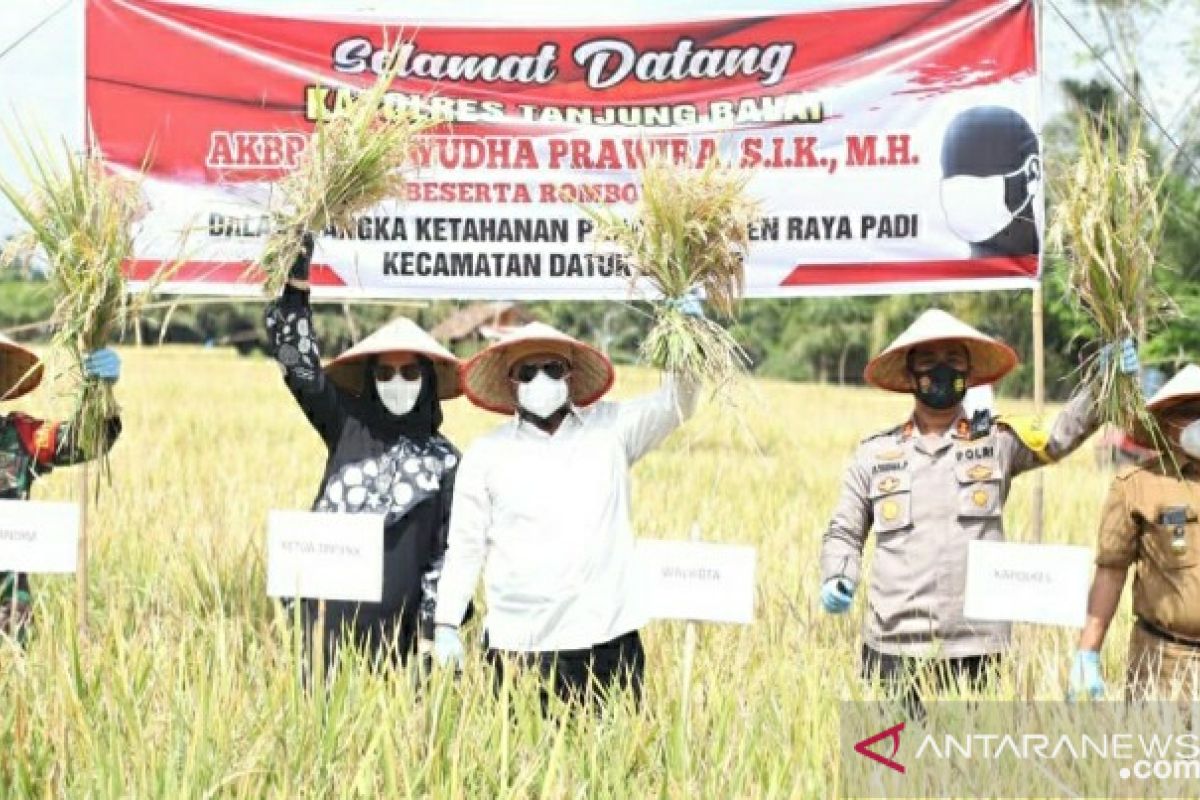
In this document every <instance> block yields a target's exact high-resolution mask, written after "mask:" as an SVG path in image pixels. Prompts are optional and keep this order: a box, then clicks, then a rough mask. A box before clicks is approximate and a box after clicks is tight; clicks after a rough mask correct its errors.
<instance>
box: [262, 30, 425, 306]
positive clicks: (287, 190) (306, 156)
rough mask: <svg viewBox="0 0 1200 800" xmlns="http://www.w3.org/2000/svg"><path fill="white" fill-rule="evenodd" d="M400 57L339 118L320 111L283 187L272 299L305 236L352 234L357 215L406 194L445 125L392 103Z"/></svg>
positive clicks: (267, 262) (266, 256) (348, 100)
mask: <svg viewBox="0 0 1200 800" xmlns="http://www.w3.org/2000/svg"><path fill="white" fill-rule="evenodd" d="M396 52H397V51H393V57H392V58H391V59H390V60H389V63H391V64H392V65H393V66H392V67H391V68H390V69H388V70H385V71H384V72H383V73H381V74H380V76H379V78H378V80H376V81H375V83H374V84H373V85H372V86H371V87H370V88H369V89H367V90H365V91H363V92H361V93H359V94H357V95H354V96H353V97H351V96H349V95H346V94H339V95H338V98H339V101H338V104H337V107H336V108H335V109H334V110H333V111H329V110H327V109H325V108H323V107H322V108H321V116H320V117H319V118H318V119H317V122H316V125H315V127H314V129H313V133H312V136H311V137H310V140H309V143H308V146H307V147H306V148H305V149H304V151H303V153H302V154H301V156H300V160H299V163H298V164H297V166H296V168H295V169H294V170H293V171H292V172H290V173H289V174H288V175H287V176H286V177H284V178H283V179H282V180H280V181H279V183H277V184H276V186H275V193H276V195H277V197H278V200H276V201H275V203H274V207H273V208H272V210H271V217H272V233H271V234H270V236H268V238H267V242H266V245H265V247H264V249H263V253H262V256H261V257H260V259H259V267H260V268H261V269H262V271H263V272H264V273H265V282H264V288H265V289H266V291H267V292H269V293H275V292H278V291H279V289H281V288H282V287H283V284H284V283H285V282H286V281H287V276H288V272H289V271H290V269H291V267H292V264H293V262H294V261H295V259H296V256H297V255H299V253H300V250H301V246H302V242H303V236H304V233H305V232H306V231H323V230H326V229H333V230H351V229H352V227H353V223H354V217H355V215H356V214H358V213H360V212H362V211H365V210H367V209H369V208H371V207H373V206H376V205H378V204H379V203H381V202H383V201H384V200H388V199H390V198H396V197H401V196H402V195H403V192H404V186H405V183H406V176H405V169H406V168H408V167H410V166H411V164H412V159H411V153H412V150H413V148H414V146H415V144H416V140H417V137H419V136H420V135H421V134H422V133H424V132H425V131H427V130H429V129H430V128H432V127H434V126H436V125H438V124H439V123H440V121H439V120H438V119H437V118H436V117H433V116H430V115H428V114H423V113H421V112H419V111H417V110H414V109H410V108H400V107H398V106H395V105H391V104H389V103H388V102H387V92H388V90H389V88H390V87H391V85H392V80H393V79H394V77H395V75H396V72H395V69H396V67H395V65H396V64H398V63H399V62H398V59H396V58H395V57H394V56H395V53H396Z"/></svg>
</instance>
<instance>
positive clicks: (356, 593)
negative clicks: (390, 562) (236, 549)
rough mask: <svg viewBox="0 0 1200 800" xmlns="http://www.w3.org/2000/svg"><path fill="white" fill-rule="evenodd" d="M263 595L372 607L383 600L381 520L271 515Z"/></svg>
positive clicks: (360, 516)
mask: <svg viewBox="0 0 1200 800" xmlns="http://www.w3.org/2000/svg"><path fill="white" fill-rule="evenodd" d="M267 594H268V595H270V596H271V597H313V598H319V599H322V600H352V601H358V602H369V603H377V602H379V600H380V599H381V598H382V597H383V516H382V515H380V514H321V513H314V512H309V511H272V512H271V513H270V515H269V516H268V520H267Z"/></svg>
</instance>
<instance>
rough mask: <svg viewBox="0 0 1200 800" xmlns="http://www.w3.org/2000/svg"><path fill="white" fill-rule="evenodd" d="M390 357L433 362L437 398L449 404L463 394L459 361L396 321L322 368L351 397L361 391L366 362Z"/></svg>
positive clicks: (404, 321)
mask: <svg viewBox="0 0 1200 800" xmlns="http://www.w3.org/2000/svg"><path fill="white" fill-rule="evenodd" d="M389 353H414V354H416V355H421V356H425V357H426V358H428V359H429V360H430V361H431V362H433V369H434V372H435V373H436V374H437V382H438V397H439V398H441V399H442V400H449V399H450V398H451V397H458V396H459V395H460V394H462V388H461V386H460V384H459V380H458V367H459V361H458V358H457V357H455V355H454V354H453V353H451V352H450V351H449V350H447V349H446V348H444V347H442V346H441V345H440V344H438V343H437V340H436V339H434V338H433V337H432V336H430V335H429V334H428V333H426V332H425V331H423V330H422V329H421V327H420V326H419V325H417V324H416V323H415V322H413V321H412V320H410V319H406V318H405V317H399V318H398V319H394V320H392V321H391V322H389V323H388V324H387V325H384V326H383V327H382V328H380V329H379V330H377V331H375V332H374V333H372V334H371V335H370V336H368V337H367V338H365V339H363V340H362V341H361V342H359V343H358V344H356V345H354V346H353V347H351V348H350V349H349V350H347V351H346V352H344V353H342V354H341V355H340V356H338V357H337V358H335V359H333V360H332V361H330V362H329V363H328V364H326V365H325V374H326V375H328V376H329V379H330V380H331V381H333V382H334V383H336V384H337V385H338V386H340V387H342V388H343V389H345V390H346V391H348V392H350V393H351V394H356V395H360V394H362V390H363V377H364V375H363V368H364V363H363V362H365V361H366V360H367V359H369V358H371V357H372V356H382V355H387V354H389Z"/></svg>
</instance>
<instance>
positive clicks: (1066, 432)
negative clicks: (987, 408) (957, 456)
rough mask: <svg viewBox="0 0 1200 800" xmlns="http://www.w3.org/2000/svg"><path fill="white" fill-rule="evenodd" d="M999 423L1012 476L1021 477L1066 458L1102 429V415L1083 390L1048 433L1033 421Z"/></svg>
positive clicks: (1082, 388)
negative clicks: (1027, 472)
mask: <svg viewBox="0 0 1200 800" xmlns="http://www.w3.org/2000/svg"><path fill="white" fill-rule="evenodd" d="M999 422H1000V428H1001V436H1000V440H999V446H1000V447H1001V448H1003V449H1005V450H1006V451H1007V456H1008V458H1007V461H1008V463H1009V465H1010V467H1009V473H1010V474H1012V475H1019V474H1021V473H1022V472H1026V471H1028V470H1031V469H1036V468H1037V467H1042V466H1045V465H1046V464H1053V463H1055V462H1057V461H1060V460H1061V459H1063V458H1066V457H1067V456H1068V455H1070V454H1071V453H1072V452H1074V451H1075V449H1076V448H1078V447H1079V446H1080V445H1081V444H1083V443H1084V441H1085V440H1086V439H1087V438H1088V437H1089V436H1091V435H1092V434H1093V433H1095V432H1096V428H1098V427H1100V415H1099V414H1098V413H1097V410H1096V403H1095V400H1094V398H1093V397H1092V393H1091V392H1090V391H1089V390H1088V388H1087V387H1086V386H1080V387H1079V388H1078V389H1077V390H1076V391H1075V394H1074V395H1072V396H1071V399H1070V400H1069V401H1068V402H1067V406H1066V408H1064V409H1063V410H1062V411H1060V412H1059V413H1058V416H1057V417H1055V418H1054V422H1053V423H1052V424H1051V426H1050V429H1049V430H1048V431H1047V430H1045V429H1044V428H1042V427H1041V424H1040V421H1039V420H1037V419H1035V418H1033V417H1005V416H1002V417H1000V420H999Z"/></svg>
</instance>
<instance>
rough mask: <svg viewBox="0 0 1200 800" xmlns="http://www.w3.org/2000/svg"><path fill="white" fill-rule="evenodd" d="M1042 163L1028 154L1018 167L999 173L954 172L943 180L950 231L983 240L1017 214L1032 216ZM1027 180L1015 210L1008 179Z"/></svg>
mask: <svg viewBox="0 0 1200 800" xmlns="http://www.w3.org/2000/svg"><path fill="white" fill-rule="evenodd" d="M1040 175H1041V165H1040V162H1039V160H1038V157H1037V156H1036V155H1033V156H1029V158H1027V159H1026V160H1025V164H1024V165H1022V166H1021V168H1020V169H1016V170H1013V171H1012V172H1008V173H1005V174H1002V175H988V176H986V177H978V176H975V175H954V176H951V177H948V178H943V179H942V209H943V210H944V211H945V212H946V223H947V225H949V227H950V230H952V231H954V234H955V235H956V236H958V237H959V238H960V239H962V240H964V241H967V242H986V241H987V240H988V239H991V238H992V237H993V236H995V235H996V234H998V233H1000V232H1001V231H1003V230H1004V229H1005V228H1007V227H1008V226H1009V225H1010V224H1011V223H1012V221H1013V219H1015V218H1016V217H1017V216H1024V217H1025V218H1028V219H1032V211H1034V210H1036V209H1035V208H1031V207H1036V206H1037V204H1036V203H1034V202H1033V200H1034V197H1035V195H1036V194H1037V192H1038V188H1039V186H1040ZM1018 176H1024V177H1025V179H1026V191H1025V199H1024V200H1023V201H1022V202H1021V204H1020V205H1019V206H1018V207H1017V208H1016V209H1015V210H1014V209H1011V208H1009V207H1008V202H1007V199H1006V198H1007V194H1008V181H1009V180H1010V179H1012V178H1016V177H1018Z"/></svg>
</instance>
